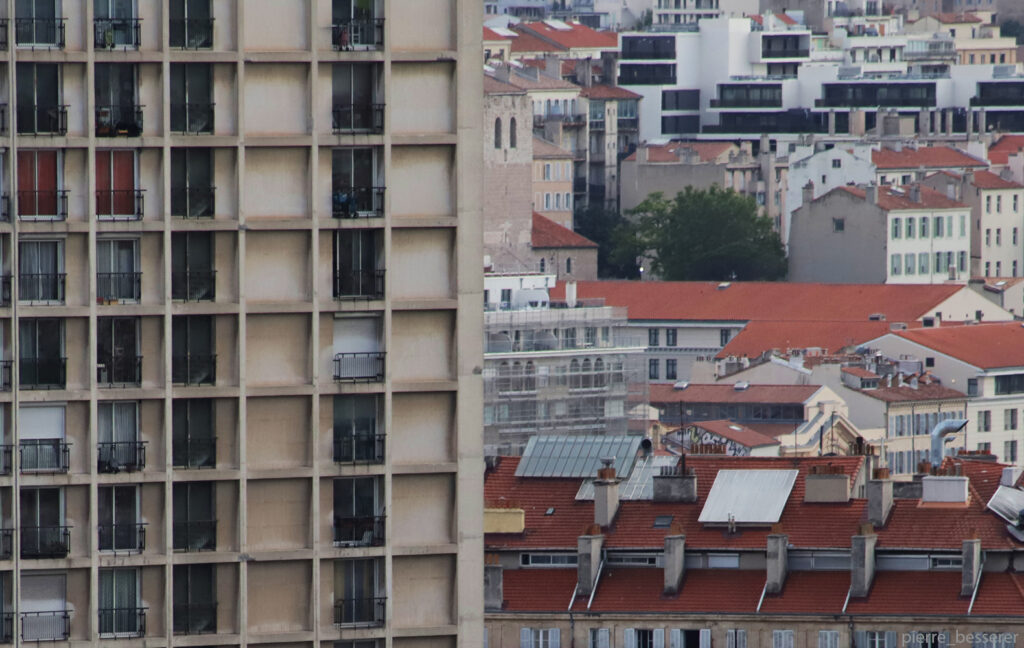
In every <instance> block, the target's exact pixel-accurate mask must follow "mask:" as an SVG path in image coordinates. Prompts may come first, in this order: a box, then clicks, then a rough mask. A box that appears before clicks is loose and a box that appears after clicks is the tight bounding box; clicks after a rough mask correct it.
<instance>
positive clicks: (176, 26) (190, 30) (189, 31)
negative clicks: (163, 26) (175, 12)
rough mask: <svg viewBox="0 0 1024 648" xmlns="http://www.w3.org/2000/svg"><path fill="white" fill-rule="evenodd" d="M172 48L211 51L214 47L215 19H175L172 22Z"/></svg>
mask: <svg viewBox="0 0 1024 648" xmlns="http://www.w3.org/2000/svg"><path fill="white" fill-rule="evenodd" d="M170 28H171V47H178V48H181V49H209V48H211V47H213V18H174V19H172V20H171V21H170Z"/></svg>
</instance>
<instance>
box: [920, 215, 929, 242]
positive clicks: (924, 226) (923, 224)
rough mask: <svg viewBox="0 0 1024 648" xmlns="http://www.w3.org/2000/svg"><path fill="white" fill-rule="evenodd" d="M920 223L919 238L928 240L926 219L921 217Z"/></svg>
mask: <svg viewBox="0 0 1024 648" xmlns="http://www.w3.org/2000/svg"><path fill="white" fill-rule="evenodd" d="M920 222H921V238H928V217H927V216H922V217H921V219H920Z"/></svg>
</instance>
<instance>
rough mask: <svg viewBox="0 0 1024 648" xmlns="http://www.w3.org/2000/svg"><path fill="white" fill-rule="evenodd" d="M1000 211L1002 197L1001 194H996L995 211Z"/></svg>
mask: <svg viewBox="0 0 1024 648" xmlns="http://www.w3.org/2000/svg"><path fill="white" fill-rule="evenodd" d="M1002 211H1003V197H1002V196H996V212H997V213H1002Z"/></svg>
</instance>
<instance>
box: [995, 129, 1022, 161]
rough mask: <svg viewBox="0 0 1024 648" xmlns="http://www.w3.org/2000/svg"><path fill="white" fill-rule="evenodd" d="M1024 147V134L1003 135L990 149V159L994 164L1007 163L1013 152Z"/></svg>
mask: <svg viewBox="0 0 1024 648" xmlns="http://www.w3.org/2000/svg"><path fill="white" fill-rule="evenodd" d="M1021 149H1024V135H1003V136H1002V137H1000V138H999V141H998V142H996V143H995V144H993V145H992V146H990V147H989V149H988V160H989V162H991V163H992V164H1000V165H1002V164H1007V163H1008V162H1009V157H1010V155H1011V154H1014V153H1017V152H1019V151H1020V150H1021Z"/></svg>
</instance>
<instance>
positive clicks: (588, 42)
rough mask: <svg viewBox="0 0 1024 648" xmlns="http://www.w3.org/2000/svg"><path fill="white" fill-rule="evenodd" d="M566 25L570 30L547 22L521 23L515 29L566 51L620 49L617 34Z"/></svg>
mask: <svg viewBox="0 0 1024 648" xmlns="http://www.w3.org/2000/svg"><path fill="white" fill-rule="evenodd" d="M564 24H565V25H566V26H567V27H568V29H555V28H554V27H552V26H550V25H549V24H547V23H546V22H531V23H519V24H518V25H516V26H515V29H516V31H518V32H520V33H524V32H527V31H529V32H533V33H534V34H538V35H540V36H543V37H545V38H548V39H550V40H552V41H554V42H555V43H558V44H559V45H560V46H561V47H563V48H565V49H572V48H577V47H578V48H587V49H592V48H600V49H609V50H614V49H618V47H619V35H618V34H616V33H615V32H603V31H597V30H596V29H591V28H590V27H587V26H586V25H583V24H581V23H578V22H566V23H564Z"/></svg>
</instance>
